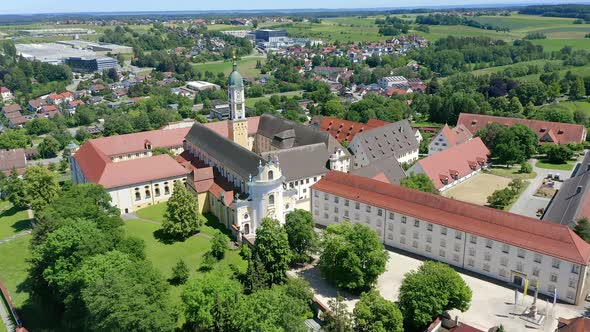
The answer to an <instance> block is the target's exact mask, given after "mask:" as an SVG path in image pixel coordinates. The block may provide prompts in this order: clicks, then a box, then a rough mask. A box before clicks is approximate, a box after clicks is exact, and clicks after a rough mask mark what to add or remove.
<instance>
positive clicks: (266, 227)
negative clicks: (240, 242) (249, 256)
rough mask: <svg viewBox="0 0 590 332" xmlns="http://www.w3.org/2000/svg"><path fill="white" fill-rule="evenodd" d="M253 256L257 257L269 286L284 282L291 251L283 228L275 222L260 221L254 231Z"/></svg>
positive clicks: (270, 220)
mask: <svg viewBox="0 0 590 332" xmlns="http://www.w3.org/2000/svg"><path fill="white" fill-rule="evenodd" d="M253 254H254V255H255V256H258V258H259V259H260V262H261V263H262V265H263V266H264V270H265V271H266V274H267V280H268V282H269V283H270V284H280V283H282V282H283V281H285V277H286V275H285V273H286V272H287V270H288V269H289V262H291V249H290V248H289V239H288V236H287V232H286V231H285V228H284V227H283V226H281V224H279V222H278V221H277V220H273V219H270V218H264V219H262V223H261V225H260V226H259V227H258V229H257V230H256V242H255V243H254V252H253Z"/></svg>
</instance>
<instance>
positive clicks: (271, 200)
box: [268, 195, 275, 205]
mask: <svg viewBox="0 0 590 332" xmlns="http://www.w3.org/2000/svg"><path fill="white" fill-rule="evenodd" d="M268 205H275V195H270V196H268Z"/></svg>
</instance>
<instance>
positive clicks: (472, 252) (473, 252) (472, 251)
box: [469, 248, 475, 257]
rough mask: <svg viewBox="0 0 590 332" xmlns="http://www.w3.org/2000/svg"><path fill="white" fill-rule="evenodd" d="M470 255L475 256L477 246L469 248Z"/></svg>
mask: <svg viewBox="0 0 590 332" xmlns="http://www.w3.org/2000/svg"><path fill="white" fill-rule="evenodd" d="M469 256H471V257H473V256H475V248H469Z"/></svg>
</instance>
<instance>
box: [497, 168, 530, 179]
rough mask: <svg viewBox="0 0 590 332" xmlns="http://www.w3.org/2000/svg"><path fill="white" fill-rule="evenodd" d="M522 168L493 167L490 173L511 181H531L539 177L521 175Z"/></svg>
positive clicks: (528, 174)
mask: <svg viewBox="0 0 590 332" xmlns="http://www.w3.org/2000/svg"><path fill="white" fill-rule="evenodd" d="M519 170H520V167H518V166H516V167H512V168H505V167H493V168H490V169H489V173H490V174H493V175H498V176H502V177H505V178H511V179H521V180H529V179H534V178H535V177H536V176H537V173H535V172H531V173H520V172H519Z"/></svg>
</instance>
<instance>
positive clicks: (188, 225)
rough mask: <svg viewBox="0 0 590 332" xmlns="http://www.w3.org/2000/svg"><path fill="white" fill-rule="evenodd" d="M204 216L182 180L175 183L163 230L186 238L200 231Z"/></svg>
mask: <svg viewBox="0 0 590 332" xmlns="http://www.w3.org/2000/svg"><path fill="white" fill-rule="evenodd" d="M202 223H203V217H202V216H201V215H200V214H199V209H198V206H197V201H196V199H195V197H194V196H193V195H191V193H189V192H188V190H187V189H186V187H185V186H184V184H183V183H182V182H180V181H176V182H175V183H174V192H173V193H172V196H171V197H170V199H169V200H168V205H167V207H166V213H165V214H164V222H163V223H162V230H163V231H164V233H166V234H167V235H169V236H172V237H174V238H177V239H185V238H187V237H189V236H191V235H193V234H195V233H196V232H198V231H199V229H200V228H201V225H202Z"/></svg>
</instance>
